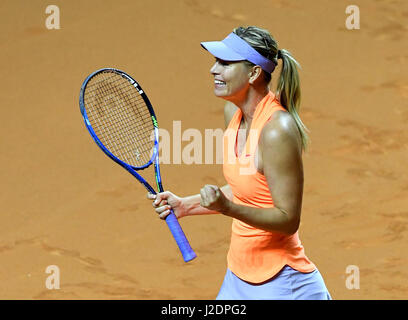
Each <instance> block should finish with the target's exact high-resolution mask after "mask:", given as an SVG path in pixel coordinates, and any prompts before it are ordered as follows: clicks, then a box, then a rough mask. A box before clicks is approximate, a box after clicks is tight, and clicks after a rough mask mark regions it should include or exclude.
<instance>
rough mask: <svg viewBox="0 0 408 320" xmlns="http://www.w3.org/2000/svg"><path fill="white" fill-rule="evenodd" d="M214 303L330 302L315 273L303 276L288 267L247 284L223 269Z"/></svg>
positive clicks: (327, 292) (315, 271)
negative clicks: (233, 301)
mask: <svg viewBox="0 0 408 320" xmlns="http://www.w3.org/2000/svg"><path fill="white" fill-rule="evenodd" d="M217 300H331V296H330V293H329V291H328V290H327V288H326V285H325V283H324V280H323V278H322V276H321V274H320V272H319V270H317V269H316V270H314V271H312V272H309V273H303V272H300V271H297V270H295V269H292V268H291V267H289V266H288V265H286V266H285V267H283V268H282V270H281V271H279V273H278V274H276V275H275V276H274V277H273V278H271V279H270V280H267V281H265V282H262V283H260V284H257V283H249V282H246V281H244V280H241V279H240V278H238V277H237V276H236V275H235V274H234V273H232V272H231V270H230V269H227V273H226V274H225V277H224V281H223V283H222V286H221V289H220V292H219V293H218V296H217Z"/></svg>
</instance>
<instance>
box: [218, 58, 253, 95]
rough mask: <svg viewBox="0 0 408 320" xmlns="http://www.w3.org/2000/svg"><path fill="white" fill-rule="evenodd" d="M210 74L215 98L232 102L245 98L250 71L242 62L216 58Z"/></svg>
mask: <svg viewBox="0 0 408 320" xmlns="http://www.w3.org/2000/svg"><path fill="white" fill-rule="evenodd" d="M210 72H211V74H212V75H213V76H214V94H215V95H216V96H217V97H220V98H223V99H225V100H228V101H232V102H234V101H239V100H241V99H243V98H244V97H245V96H246V93H247V90H248V88H249V77H250V70H249V68H248V65H247V64H245V62H244V61H224V60H221V59H218V58H216V59H215V63H214V65H213V66H212V68H211V70H210Z"/></svg>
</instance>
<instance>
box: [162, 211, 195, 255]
mask: <svg viewBox="0 0 408 320" xmlns="http://www.w3.org/2000/svg"><path fill="white" fill-rule="evenodd" d="M165 221H166V223H167V226H168V227H169V229H170V231H171V233H172V235H173V237H174V240H176V243H177V245H178V247H179V249H180V251H181V254H182V256H183V259H184V262H188V261H191V260H193V259H194V258H195V257H197V255H196V254H195V252H194V251H193V249H192V248H191V246H190V243H189V242H188V240H187V238H186V236H185V234H184V232H183V230H182V229H181V226H180V223H179V222H178V220H177V217H176V215H175V214H174V212H173V210H170V214H169V215H168V216H167V217H166V220H165Z"/></svg>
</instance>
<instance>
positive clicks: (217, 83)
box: [214, 80, 225, 86]
mask: <svg viewBox="0 0 408 320" xmlns="http://www.w3.org/2000/svg"><path fill="white" fill-rule="evenodd" d="M214 84H215V85H219V86H222V85H225V82H224V81H221V80H214Z"/></svg>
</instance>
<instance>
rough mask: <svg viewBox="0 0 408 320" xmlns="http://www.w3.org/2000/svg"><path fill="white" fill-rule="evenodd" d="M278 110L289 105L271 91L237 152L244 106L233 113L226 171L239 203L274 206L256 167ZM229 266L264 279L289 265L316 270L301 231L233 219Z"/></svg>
mask: <svg viewBox="0 0 408 320" xmlns="http://www.w3.org/2000/svg"><path fill="white" fill-rule="evenodd" d="M277 110H283V111H285V109H284V108H283V107H282V106H281V105H280V103H279V101H278V100H277V99H276V98H275V95H274V93H273V92H269V93H268V94H267V95H266V96H265V97H264V98H263V99H262V100H261V102H260V103H259V104H258V105H257V107H256V110H255V114H254V117H253V119H252V123H251V128H250V131H249V135H248V138H247V141H246V145H245V148H244V150H243V151H242V153H241V155H240V156H237V154H236V141H237V133H238V129H239V126H240V123H241V119H242V112H241V110H240V109H238V110H237V111H236V113H235V114H234V116H233V117H232V119H231V121H230V123H229V125H228V128H227V130H226V131H225V134H224V160H223V172H224V176H225V179H226V180H227V182H228V184H229V186H230V187H231V190H232V193H233V195H234V197H233V200H232V201H233V202H234V203H236V204H239V205H244V206H249V207H256V208H272V207H274V202H273V199H272V196H271V192H270V190H269V187H268V184H267V181H266V178H265V176H264V175H262V174H260V173H259V172H258V171H257V170H256V167H255V153H256V147H257V145H258V140H259V135H260V133H261V131H262V128H263V127H264V125H265V124H266V123H267V122H268V121H269V119H270V118H271V117H272V115H273V113H274V112H275V111H277ZM227 261H228V268H229V269H230V270H231V271H232V272H233V273H234V274H235V275H237V276H238V277H239V278H241V279H242V280H245V281H247V282H251V283H260V282H264V281H266V280H268V279H270V278H272V277H273V276H274V275H275V274H277V273H278V272H279V271H280V270H281V269H282V268H283V267H284V266H285V265H289V266H291V267H292V268H293V269H296V270H298V271H300V272H312V271H313V270H315V269H316V266H315V265H314V264H313V263H312V262H311V261H310V260H309V259H308V258H307V257H306V255H305V252H304V248H303V246H302V244H301V242H300V240H299V236H298V232H296V233H294V234H293V235H290V236H288V235H285V234H282V233H278V232H270V231H265V230H262V229H258V228H255V227H252V226H250V225H249V224H246V223H244V222H242V221H240V220H237V219H233V221H232V232H231V244H230V248H229V251H228V256H227Z"/></svg>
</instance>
